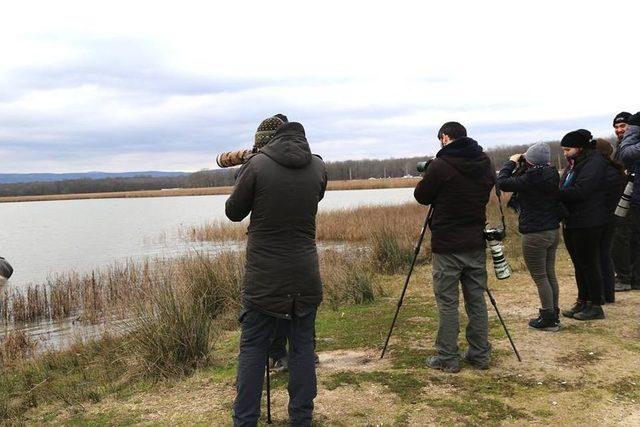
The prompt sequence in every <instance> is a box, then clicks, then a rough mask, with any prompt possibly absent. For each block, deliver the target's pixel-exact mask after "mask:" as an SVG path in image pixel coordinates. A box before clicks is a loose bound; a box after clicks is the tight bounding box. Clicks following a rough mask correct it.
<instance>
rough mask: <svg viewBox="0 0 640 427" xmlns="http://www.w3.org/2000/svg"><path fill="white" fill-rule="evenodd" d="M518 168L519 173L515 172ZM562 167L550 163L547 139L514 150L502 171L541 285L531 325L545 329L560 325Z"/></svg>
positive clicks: (528, 257)
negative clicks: (524, 149)
mask: <svg viewBox="0 0 640 427" xmlns="http://www.w3.org/2000/svg"><path fill="white" fill-rule="evenodd" d="M514 172H515V173H514ZM559 180H560V178H559V175H558V170H557V169H556V168H555V167H554V166H551V165H550V150H549V146H548V145H547V144H545V143H538V144H534V145H532V146H531V147H529V149H528V150H527V152H526V153H524V154H514V155H513V156H511V158H510V159H509V160H508V161H507V162H506V163H505V164H504V166H503V167H502V169H501V170H500V172H499V173H498V184H497V185H498V188H499V189H500V190H502V191H508V192H512V193H514V194H513V195H512V196H511V200H510V201H509V206H511V207H513V208H514V209H515V210H516V212H518V215H519V218H518V220H519V224H518V228H519V231H520V233H521V234H522V253H523V256H524V261H525V264H526V265H527V268H528V269H529V272H530V274H531V277H532V278H533V281H534V282H535V284H536V286H537V288H538V295H539V297H540V305H541V308H540V309H539V315H538V317H537V318H534V319H531V320H530V321H529V326H530V327H531V328H534V329H538V330H543V331H554V332H555V331H557V330H559V328H560V317H559V315H560V310H559V308H558V295H559V291H558V280H557V278H556V270H555V264H556V251H557V249H558V244H559V242H560V233H559V231H558V229H559V228H560V219H561V217H562V209H561V205H560V202H559V200H558V183H559Z"/></svg>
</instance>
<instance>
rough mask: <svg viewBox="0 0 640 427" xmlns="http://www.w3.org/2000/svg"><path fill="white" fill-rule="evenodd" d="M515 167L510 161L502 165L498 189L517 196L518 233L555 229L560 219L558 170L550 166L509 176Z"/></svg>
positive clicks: (533, 168)
mask: <svg viewBox="0 0 640 427" xmlns="http://www.w3.org/2000/svg"><path fill="white" fill-rule="evenodd" d="M516 166H517V164H516V162H512V161H508V162H507V163H505V164H504V166H503V167H502V169H501V170H500V172H499V173H498V188H500V190H502V191H508V192H512V193H515V192H517V194H518V202H519V203H520V211H519V214H520V217H519V224H518V227H519V230H520V233H522V234H527V233H535V232H538V231H545V230H555V229H557V228H558V227H559V226H560V216H561V208H560V201H559V198H558V184H559V182H560V175H559V174H558V170H557V169H556V168H555V167H553V166H536V167H530V168H528V169H527V170H526V171H525V172H524V173H523V174H522V175H520V176H511V175H512V174H513V171H514V170H515V168H516Z"/></svg>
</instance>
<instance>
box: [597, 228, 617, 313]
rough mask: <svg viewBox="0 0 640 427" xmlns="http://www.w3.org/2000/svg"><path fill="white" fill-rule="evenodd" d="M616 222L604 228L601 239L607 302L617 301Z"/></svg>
mask: <svg viewBox="0 0 640 427" xmlns="http://www.w3.org/2000/svg"><path fill="white" fill-rule="evenodd" d="M615 229H616V223H615V222H610V223H609V224H605V226H604V227H603V228H602V238H601V239H600V270H601V272H602V287H603V288H604V289H603V292H604V300H605V302H615V299H616V292H615V272H614V269H613V257H612V254H611V251H612V248H613V236H614V233H615Z"/></svg>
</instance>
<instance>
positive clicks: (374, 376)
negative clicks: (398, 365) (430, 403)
mask: <svg viewBox="0 0 640 427" xmlns="http://www.w3.org/2000/svg"><path fill="white" fill-rule="evenodd" d="M365 382H366V383H377V384H381V385H383V386H385V388H387V389H388V390H389V391H390V392H392V393H395V394H396V395H397V396H398V397H399V398H400V400H402V401H403V402H409V403H416V402H418V401H420V400H422V397H421V396H422V388H423V387H424V386H425V385H427V382H426V381H424V380H422V379H420V378H418V377H417V376H416V375H414V374H413V373H411V372H406V371H401V372H383V371H375V372H353V371H342V372H337V373H335V374H332V375H330V376H329V378H327V379H326V380H325V381H324V382H323V385H324V386H325V387H326V388H327V389H329V390H335V389H336V388H338V387H341V386H346V385H351V386H354V387H356V388H358V387H360V385H361V384H362V383H365Z"/></svg>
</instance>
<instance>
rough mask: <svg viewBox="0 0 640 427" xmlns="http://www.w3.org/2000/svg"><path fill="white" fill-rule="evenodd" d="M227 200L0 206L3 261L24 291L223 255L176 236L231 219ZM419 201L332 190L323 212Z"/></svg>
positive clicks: (402, 192)
mask: <svg viewBox="0 0 640 427" xmlns="http://www.w3.org/2000/svg"><path fill="white" fill-rule="evenodd" d="M227 197H228V196H194V197H159V198H140V199H101V200H65V201H49V202H24V203H4V204H0V236H1V240H0V256H4V257H5V258H7V260H8V261H9V262H10V263H11V264H12V265H13V267H14V269H15V272H14V275H13V277H12V278H11V280H9V282H8V284H7V286H9V287H13V288H22V287H25V286H26V285H27V284H29V283H43V282H45V281H46V279H47V277H49V276H51V275H54V274H56V273H64V272H67V271H70V270H76V271H88V270H90V269H92V268H99V267H103V266H105V265H109V264H112V263H114V262H118V261H124V260H127V259H134V260H140V259H143V258H145V257H172V256H176V255H179V254H182V253H185V252H188V251H192V250H199V251H214V252H215V251H219V250H221V249H223V248H224V246H225V245H224V244H219V243H195V242H185V241H184V240H183V239H181V238H180V237H179V233H178V231H179V230H180V229H181V228H183V227H190V226H197V225H202V224H205V223H206V222H208V221H212V220H223V221H224V220H226V218H225V216H224V202H225V200H226V199H227ZM410 200H413V189H412V188H394V189H380V190H350V191H329V192H327V194H326V196H325V198H324V200H323V201H322V202H321V203H320V207H319V208H320V210H321V211H328V210H335V209H347V208H353V207H357V206H362V205H388V204H400V203H404V202H407V201H410Z"/></svg>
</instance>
